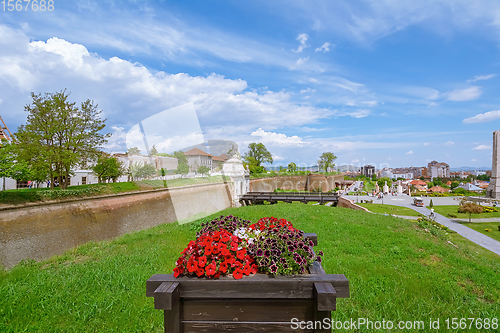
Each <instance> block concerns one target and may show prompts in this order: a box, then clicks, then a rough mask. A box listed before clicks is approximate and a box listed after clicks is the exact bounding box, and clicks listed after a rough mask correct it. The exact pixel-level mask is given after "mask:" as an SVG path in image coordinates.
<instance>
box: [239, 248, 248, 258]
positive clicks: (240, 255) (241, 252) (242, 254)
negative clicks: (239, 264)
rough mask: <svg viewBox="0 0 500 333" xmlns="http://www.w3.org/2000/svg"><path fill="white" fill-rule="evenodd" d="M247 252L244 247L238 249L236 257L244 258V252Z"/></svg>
mask: <svg viewBox="0 0 500 333" xmlns="http://www.w3.org/2000/svg"><path fill="white" fill-rule="evenodd" d="M246 253H247V250H246V249H245V248H243V249H241V250H239V251H238V252H237V253H236V257H238V259H240V260H244V259H245V254H246Z"/></svg>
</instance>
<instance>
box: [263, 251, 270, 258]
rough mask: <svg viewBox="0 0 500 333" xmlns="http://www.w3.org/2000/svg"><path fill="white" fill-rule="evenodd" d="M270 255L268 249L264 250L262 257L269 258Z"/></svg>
mask: <svg viewBox="0 0 500 333" xmlns="http://www.w3.org/2000/svg"><path fill="white" fill-rule="evenodd" d="M270 255H271V251H269V250H265V251H264V257H266V258H269V256H270Z"/></svg>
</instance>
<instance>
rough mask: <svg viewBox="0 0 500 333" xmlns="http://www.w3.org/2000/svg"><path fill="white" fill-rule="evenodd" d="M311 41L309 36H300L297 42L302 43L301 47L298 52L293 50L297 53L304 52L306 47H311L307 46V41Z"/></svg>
mask: <svg viewBox="0 0 500 333" xmlns="http://www.w3.org/2000/svg"><path fill="white" fill-rule="evenodd" d="M308 39H309V35H307V34H300V35H299V36H298V37H297V40H298V41H299V42H300V45H299V47H298V48H297V49H296V50H292V51H293V52H295V53H300V52H302V51H303V50H304V49H305V48H306V47H309V45H307V44H306V42H307V40H308Z"/></svg>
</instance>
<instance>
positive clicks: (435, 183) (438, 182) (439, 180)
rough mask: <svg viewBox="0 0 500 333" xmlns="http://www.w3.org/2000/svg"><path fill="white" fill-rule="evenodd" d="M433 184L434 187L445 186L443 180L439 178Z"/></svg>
mask: <svg viewBox="0 0 500 333" xmlns="http://www.w3.org/2000/svg"><path fill="white" fill-rule="evenodd" d="M432 183H433V184H434V186H440V185H443V180H442V179H441V178H439V177H435V178H434V179H433V180H432Z"/></svg>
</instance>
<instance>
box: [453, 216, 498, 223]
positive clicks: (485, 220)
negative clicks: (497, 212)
mask: <svg viewBox="0 0 500 333" xmlns="http://www.w3.org/2000/svg"><path fill="white" fill-rule="evenodd" d="M453 221H456V222H469V219H453ZM470 221H471V223H477V222H500V217H489V218H487V219H475V218H472V219H471V220H470Z"/></svg>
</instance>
